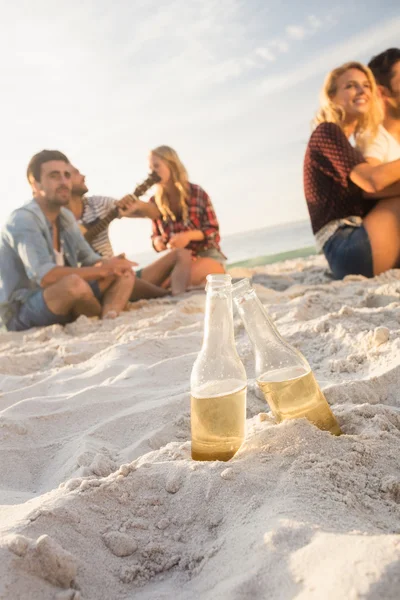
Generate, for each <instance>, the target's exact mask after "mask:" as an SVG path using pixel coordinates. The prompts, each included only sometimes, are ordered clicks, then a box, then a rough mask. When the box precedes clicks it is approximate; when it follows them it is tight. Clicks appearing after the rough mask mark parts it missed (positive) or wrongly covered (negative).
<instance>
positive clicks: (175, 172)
mask: <svg viewBox="0 0 400 600" xmlns="http://www.w3.org/2000/svg"><path fill="white" fill-rule="evenodd" d="M151 154H154V155H155V156H158V158H160V159H161V160H163V161H164V162H165V163H167V166H168V167H169V170H170V171H171V179H172V182H173V184H174V186H175V187H176V188H177V190H178V192H179V199H180V205H181V209H182V220H183V221H184V222H185V221H187V218H188V215H189V210H188V205H187V202H186V199H187V197H188V195H189V181H188V174H187V171H186V169H185V167H184V166H183V164H182V163H181V161H180V158H179V156H178V154H177V153H176V152H175V150H173V149H172V148H170V147H169V146H158V148H154V150H152V151H151ZM155 201H156V204H157V207H158V210H159V211H160V213H161V216H162V218H163V219H164V220H166V219H167V218H168V217H169V218H170V219H172V221H176V215H175V214H174V213H173V212H172V210H171V207H170V205H169V201H168V196H167V193H166V191H165V188H164V187H163V186H162V185H160V184H158V185H157V186H156V193H155Z"/></svg>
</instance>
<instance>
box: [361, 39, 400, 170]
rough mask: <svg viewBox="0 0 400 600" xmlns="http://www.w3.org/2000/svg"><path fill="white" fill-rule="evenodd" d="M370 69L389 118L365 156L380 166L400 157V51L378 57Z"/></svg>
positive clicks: (375, 57) (393, 50)
mask: <svg viewBox="0 0 400 600" xmlns="http://www.w3.org/2000/svg"><path fill="white" fill-rule="evenodd" d="M368 66H369V68H370V69H371V71H372V72H373V74H374V76H375V79H376V83H377V84H378V89H379V92H380V95H381V98H382V102H383V105H384V110H385V117H384V120H383V124H382V125H380V126H379V131H378V135H377V136H376V138H375V139H374V140H373V141H372V142H371V143H370V144H369V145H368V147H367V149H366V150H365V151H364V155H365V157H366V159H367V161H368V162H369V163H370V164H371V165H379V164H382V163H387V162H391V161H393V160H397V159H398V158H400V48H389V49H388V50H385V52H382V53H381V54H378V55H377V56H374V57H373V58H372V59H371V61H370V62H369V64H368Z"/></svg>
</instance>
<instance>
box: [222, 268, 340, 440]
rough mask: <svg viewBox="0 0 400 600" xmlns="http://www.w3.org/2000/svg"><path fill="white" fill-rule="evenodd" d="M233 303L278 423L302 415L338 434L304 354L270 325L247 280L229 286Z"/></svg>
mask: <svg viewBox="0 0 400 600" xmlns="http://www.w3.org/2000/svg"><path fill="white" fill-rule="evenodd" d="M232 294H233V299H234V302H235V304H236V306H237V309H238V311H239V314H240V316H241V318H242V321H243V323H244V326H245V329H246V331H247V333H248V336H249V338H250V341H251V344H252V346H253V351H254V354H255V362H256V379H257V384H258V386H259V387H260V389H261V390H262V392H263V394H264V397H265V399H266V401H267V402H268V404H269V407H270V409H271V411H272V413H273V415H274V417H275V419H276V421H277V422H278V423H280V422H281V421H282V420H284V419H298V418H300V417H306V418H307V419H308V420H309V421H311V423H314V425H316V426H317V427H319V428H320V429H324V430H327V431H330V432H331V433H333V434H334V435H340V434H341V431H340V427H339V425H338V423H337V421H336V418H335V416H334V415H333V413H332V411H331V409H330V407H329V404H328V402H327V401H326V398H325V396H324V395H323V393H322V392H321V390H320V388H319V386H318V383H317V381H316V379H315V377H314V374H313V372H312V371H311V368H310V365H309V364H308V362H307V361H306V359H305V358H304V356H303V355H302V354H301V353H300V352H299V351H298V350H296V349H295V348H293V346H291V345H290V344H288V342H286V341H285V340H284V339H283V338H282V337H281V336H280V334H279V332H278V330H277V329H276V327H275V326H274V325H273V323H272V321H271V319H270V318H269V316H268V313H267V312H266V310H265V308H264V306H263V305H262V303H261V302H260V300H259V298H258V297H257V294H256V292H255V290H254V289H253V287H252V286H251V285H250V281H249V280H248V279H242V280H241V281H239V282H237V283H235V284H234V285H233V286H232Z"/></svg>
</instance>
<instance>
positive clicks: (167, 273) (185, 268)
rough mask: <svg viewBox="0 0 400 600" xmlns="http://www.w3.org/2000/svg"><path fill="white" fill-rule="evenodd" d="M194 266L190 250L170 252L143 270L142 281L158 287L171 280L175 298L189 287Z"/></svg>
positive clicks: (180, 249)
mask: <svg viewBox="0 0 400 600" xmlns="http://www.w3.org/2000/svg"><path fill="white" fill-rule="evenodd" d="M191 266H192V255H191V252H190V251H189V250H185V248H179V249H176V250H170V251H169V252H168V253H167V254H164V256H162V257H161V258H159V259H158V260H156V261H154V262H153V263H151V265H148V266H147V267H144V269H143V270H142V276H141V279H143V280H144V281H148V282H149V283H152V284H154V285H157V286H161V285H163V283H164V282H165V281H166V280H167V279H168V278H169V277H170V278H171V293H172V295H173V296H176V295H178V294H182V293H183V292H184V291H185V290H186V288H187V287H188V285H189V282H190V272H191Z"/></svg>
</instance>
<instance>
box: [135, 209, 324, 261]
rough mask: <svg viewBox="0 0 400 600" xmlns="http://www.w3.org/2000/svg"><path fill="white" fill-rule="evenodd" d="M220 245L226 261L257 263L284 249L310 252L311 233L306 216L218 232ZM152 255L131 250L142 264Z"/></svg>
mask: <svg viewBox="0 0 400 600" xmlns="http://www.w3.org/2000/svg"><path fill="white" fill-rule="evenodd" d="M221 248H222V251H223V252H224V254H225V255H226V256H227V257H228V265H232V264H236V263H238V262H240V263H242V262H245V261H246V262H247V261H249V262H251V263H254V264H255V263H256V262H257V259H258V262H259V264H261V263H262V262H263V259H267V258H268V257H271V258H272V256H273V255H279V259H280V260H283V259H284V258H285V255H286V253H288V254H289V256H290V255H291V253H292V252H293V251H295V250H304V251H305V254H311V253H312V252H313V250H314V236H313V234H312V230H311V225H310V221H309V220H308V219H307V220H305V221H295V222H292V223H284V224H281V225H274V226H270V227H263V228H262V229H254V230H252V231H243V232H241V233H234V234H231V235H226V236H222V241H221ZM281 255H283V256H281ZM156 258H157V254H156V253H155V252H152V251H150V252H143V253H140V254H135V257H134V260H136V261H137V262H138V263H139V264H140V266H141V267H143V266H145V265H147V264H149V263H150V262H152V261H154V260H155V259H156ZM268 262H270V261H268Z"/></svg>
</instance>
